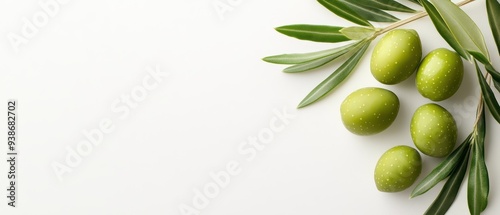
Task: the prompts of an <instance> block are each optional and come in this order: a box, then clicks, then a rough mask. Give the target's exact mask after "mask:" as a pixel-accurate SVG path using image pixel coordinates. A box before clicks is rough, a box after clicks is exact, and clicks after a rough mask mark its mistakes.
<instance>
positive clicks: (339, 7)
mask: <svg viewBox="0 0 500 215" xmlns="http://www.w3.org/2000/svg"><path fill="white" fill-rule="evenodd" d="M318 2H319V3H320V4H322V5H323V6H324V7H326V9H328V10H330V11H331V12H333V13H335V14H336V15H337V16H340V17H342V18H344V19H346V20H348V21H351V22H353V23H356V24H358V25H364V26H372V24H370V22H368V20H366V19H365V18H363V17H361V16H359V14H357V13H356V12H354V11H353V10H352V9H351V8H349V7H348V6H347V5H345V4H344V3H342V2H340V1H338V0H318Z"/></svg>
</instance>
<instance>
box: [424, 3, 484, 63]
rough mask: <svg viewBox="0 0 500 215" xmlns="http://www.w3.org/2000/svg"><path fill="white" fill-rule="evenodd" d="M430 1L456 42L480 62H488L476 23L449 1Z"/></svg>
mask: <svg viewBox="0 0 500 215" xmlns="http://www.w3.org/2000/svg"><path fill="white" fill-rule="evenodd" d="M423 1H425V0H423ZM430 2H431V3H432V4H433V5H434V7H435V8H436V10H437V11H438V12H439V14H440V15H441V17H442V18H443V20H444V22H445V23H446V25H447V26H448V28H449V30H450V32H451V33H452V35H453V36H454V37H455V38H456V40H457V41H458V43H459V44H460V45H461V46H462V47H463V48H464V49H465V50H467V51H468V52H469V53H470V54H471V55H473V56H474V57H475V58H476V59H477V60H479V61H480V62H481V63H484V64H486V63H489V62H490V57H489V54H488V49H487V47H486V43H485V42H484V37H483V35H482V34H481V30H480V29H479V27H477V25H476V23H474V21H473V20H472V19H471V18H470V17H469V16H468V15H467V14H466V13H465V12H464V11H463V10H461V9H460V8H459V7H458V6H457V5H455V4H454V3H453V2H451V1H448V0H446V1H443V0H430Z"/></svg>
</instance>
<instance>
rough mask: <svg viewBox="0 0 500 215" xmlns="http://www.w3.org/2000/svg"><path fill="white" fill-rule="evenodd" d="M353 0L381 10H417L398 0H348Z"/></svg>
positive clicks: (406, 11)
mask: <svg viewBox="0 0 500 215" xmlns="http://www.w3.org/2000/svg"><path fill="white" fill-rule="evenodd" d="M348 1H351V2H354V1H357V2H359V3H360V4H363V5H366V6H368V7H372V8H378V9H380V10H388V11H398V12H405V13H414V12H416V11H415V10H414V9H412V8H409V7H407V6H406V5H403V4H401V3H399V2H397V1H394V0H348Z"/></svg>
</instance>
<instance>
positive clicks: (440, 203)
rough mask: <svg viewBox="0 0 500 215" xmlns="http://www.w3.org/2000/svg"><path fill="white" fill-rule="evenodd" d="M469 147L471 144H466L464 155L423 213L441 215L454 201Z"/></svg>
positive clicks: (465, 165) (463, 172) (466, 161)
mask: <svg viewBox="0 0 500 215" xmlns="http://www.w3.org/2000/svg"><path fill="white" fill-rule="evenodd" d="M470 148H471V145H470V144H467V147H466V153H465V157H464V158H463V159H462V160H461V163H460V164H459V166H458V167H457V168H455V169H454V170H453V172H452V173H451V175H450V177H449V178H448V180H447V181H446V183H445V184H444V186H443V188H442V189H441V192H439V195H438V196H437V197H436V199H435V200H434V202H432V204H431V206H430V207H429V208H428V209H427V211H425V213H424V214H425V215H442V214H445V213H446V211H448V209H450V207H451V205H452V204H453V202H454V201H455V198H456V197H457V194H458V190H460V186H461V185H462V181H463V180H464V176H465V172H466V171H467V165H468V163H469V151H470Z"/></svg>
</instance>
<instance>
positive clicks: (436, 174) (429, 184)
mask: <svg viewBox="0 0 500 215" xmlns="http://www.w3.org/2000/svg"><path fill="white" fill-rule="evenodd" d="M471 136H472V134H470V135H469V136H468V137H467V138H466V139H465V140H464V141H463V142H462V144H460V146H459V147H458V148H456V149H455V150H453V152H452V153H451V154H450V155H448V157H446V159H445V160H443V161H442V162H441V163H440V164H439V165H438V166H437V167H436V168H434V169H433V170H432V172H431V173H429V175H427V176H426V177H425V178H424V179H423V180H422V181H421V182H420V183H419V184H418V185H417V186H416V187H415V189H413V191H412V193H411V195H410V198H413V197H416V196H419V195H422V194H424V193H425V192H427V191H428V190H430V189H431V188H433V187H434V186H435V185H436V184H438V183H439V182H441V181H442V180H444V179H445V178H447V177H448V176H450V174H451V172H452V171H453V170H454V169H456V168H457V166H458V165H460V163H461V161H462V160H463V159H464V158H465V156H466V154H465V153H468V152H467V148H468V147H469V145H470V141H471Z"/></svg>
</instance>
